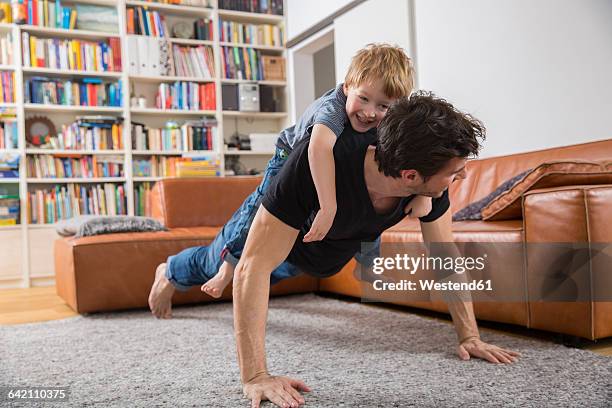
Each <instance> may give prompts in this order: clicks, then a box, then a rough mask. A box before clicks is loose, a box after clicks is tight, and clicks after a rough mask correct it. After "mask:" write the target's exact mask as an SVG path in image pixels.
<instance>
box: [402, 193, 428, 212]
mask: <svg viewBox="0 0 612 408" xmlns="http://www.w3.org/2000/svg"><path fill="white" fill-rule="evenodd" d="M431 208H432V204H431V197H427V196H422V195H418V196H416V197H414V198H413V199H412V200H410V202H409V203H408V204H406V207H404V213H406V214H408V216H409V217H410V218H421V217H424V216H426V215H427V214H429V213H430V212H431Z"/></svg>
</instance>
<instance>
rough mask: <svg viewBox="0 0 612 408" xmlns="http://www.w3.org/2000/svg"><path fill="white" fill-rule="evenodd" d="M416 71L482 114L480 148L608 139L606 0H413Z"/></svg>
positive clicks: (610, 74)
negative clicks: (484, 128)
mask: <svg viewBox="0 0 612 408" xmlns="http://www.w3.org/2000/svg"><path fill="white" fill-rule="evenodd" d="M416 33H417V35H416V43H417V52H418V65H417V72H418V75H419V81H420V87H421V88H422V89H430V90H433V91H435V92H436V93H438V94H439V95H440V96H444V97H445V98H447V99H448V100H449V101H451V102H453V103H454V104H455V105H456V106H457V107H459V108H460V109H463V110H467V111H469V112H472V113H473V114H474V115H475V116H477V117H478V118H479V119H481V120H483V121H484V122H485V125H486V126H487V129H488V137H487V141H486V142H485V147H484V150H483V152H482V154H481V157H487V156H496V155H504V154H509V153H513V152H522V151H529V150H534V149H540V148H546V147H552V146H560V145H567V144H574V143H581V142H586V141H591V140H598V139H606V138H612V1H610V0H537V1H534V0H497V1H490V0H462V1H456V0H416Z"/></svg>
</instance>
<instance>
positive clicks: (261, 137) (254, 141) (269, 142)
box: [249, 133, 278, 152]
mask: <svg viewBox="0 0 612 408" xmlns="http://www.w3.org/2000/svg"><path fill="white" fill-rule="evenodd" d="M249 138H250V139H251V150H252V151H254V152H274V149H275V147H276V141H277V140H278V133H251V134H250V135H249Z"/></svg>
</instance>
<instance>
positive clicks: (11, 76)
mask: <svg viewBox="0 0 612 408" xmlns="http://www.w3.org/2000/svg"><path fill="white" fill-rule="evenodd" d="M15 99H16V96H15V73H14V72H7V71H2V72H0V103H14V102H15Z"/></svg>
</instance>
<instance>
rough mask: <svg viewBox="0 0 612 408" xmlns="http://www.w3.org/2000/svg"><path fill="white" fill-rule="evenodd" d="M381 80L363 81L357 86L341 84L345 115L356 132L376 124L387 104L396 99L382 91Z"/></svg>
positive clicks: (383, 114)
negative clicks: (344, 96)
mask: <svg viewBox="0 0 612 408" xmlns="http://www.w3.org/2000/svg"><path fill="white" fill-rule="evenodd" d="M382 85H383V84H382V81H380V80H379V81H375V82H373V83H363V84H361V85H359V86H357V87H353V86H351V87H348V86H346V84H345V85H344V86H343V90H344V94H345V95H346V115H347V116H348V118H349V122H350V123H351V127H352V128H353V129H354V130H356V131H357V132H361V133H363V132H367V131H368V130H370V129H372V128H375V127H377V126H378V124H379V123H380V121H381V120H382V118H383V117H384V116H385V114H386V113H387V109H389V106H390V105H391V104H392V103H393V102H394V101H395V100H396V99H395V98H389V97H388V96H387V95H385V93H384V92H383V86H382Z"/></svg>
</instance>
